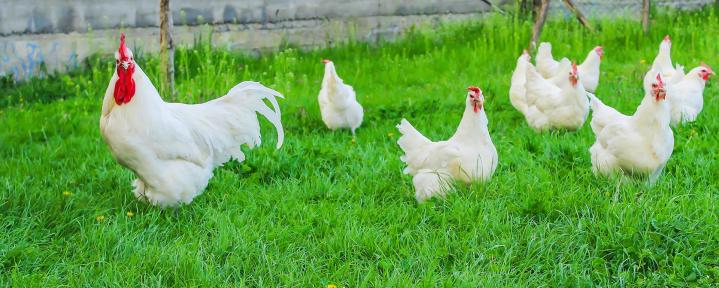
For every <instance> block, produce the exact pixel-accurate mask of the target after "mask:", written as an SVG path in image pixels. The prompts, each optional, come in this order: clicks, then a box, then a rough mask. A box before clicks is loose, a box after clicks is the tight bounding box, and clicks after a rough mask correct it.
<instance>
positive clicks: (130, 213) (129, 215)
mask: <svg viewBox="0 0 719 288" xmlns="http://www.w3.org/2000/svg"><path fill="white" fill-rule="evenodd" d="M132 216H135V213H132V211H127V217H130V218H132Z"/></svg>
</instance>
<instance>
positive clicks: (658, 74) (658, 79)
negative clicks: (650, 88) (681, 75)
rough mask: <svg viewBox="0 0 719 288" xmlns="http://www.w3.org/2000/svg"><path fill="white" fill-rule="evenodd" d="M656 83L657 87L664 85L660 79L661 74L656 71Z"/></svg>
mask: <svg viewBox="0 0 719 288" xmlns="http://www.w3.org/2000/svg"><path fill="white" fill-rule="evenodd" d="M657 81H658V82H657V83H658V84H659V87H664V81H663V80H662V74H661V73H657Z"/></svg>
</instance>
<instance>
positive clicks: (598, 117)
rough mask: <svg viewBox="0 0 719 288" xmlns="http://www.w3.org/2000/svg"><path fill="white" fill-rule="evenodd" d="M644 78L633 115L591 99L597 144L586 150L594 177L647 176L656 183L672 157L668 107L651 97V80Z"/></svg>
mask: <svg viewBox="0 0 719 288" xmlns="http://www.w3.org/2000/svg"><path fill="white" fill-rule="evenodd" d="M657 73H658V72H657V71H652V72H650V74H648V76H647V77H645V81H644V82H645V83H644V90H645V96H644V99H643V100H642V103H641V104H640V105H639V107H638V108H637V111H636V112H635V113H634V114H633V115H632V116H627V115H623V114H621V113H619V112H617V111H616V110H614V109H612V108H611V107H608V106H606V105H604V104H602V103H601V101H599V99H597V98H596V97H592V111H593V114H592V131H593V132H594V134H595V137H596V141H595V143H594V145H592V147H591V148H590V149H589V152H590V154H591V159H592V170H593V171H594V173H596V174H602V175H610V174H613V173H617V172H622V171H624V172H630V173H639V174H649V175H650V178H649V180H650V182H651V183H653V182H654V181H656V179H657V177H658V176H659V174H660V173H661V171H662V169H663V168H664V166H665V165H666V163H667V161H668V160H669V157H670V156H671V154H672V150H673V147H674V135H673V133H672V130H671V128H670V127H669V106H668V104H667V103H666V102H667V101H665V100H656V99H655V97H654V96H653V95H652V94H651V88H650V87H651V84H652V83H656V82H655V81H653V80H651V79H652V78H653V77H651V75H654V76H656V75H657Z"/></svg>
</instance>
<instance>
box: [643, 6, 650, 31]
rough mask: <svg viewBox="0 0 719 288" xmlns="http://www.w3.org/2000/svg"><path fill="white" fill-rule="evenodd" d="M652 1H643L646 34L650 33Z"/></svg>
mask: <svg viewBox="0 0 719 288" xmlns="http://www.w3.org/2000/svg"><path fill="white" fill-rule="evenodd" d="M651 5H652V2H651V1H650V0H643V1H642V30H643V31H644V34H647V33H649V8H650V7H651Z"/></svg>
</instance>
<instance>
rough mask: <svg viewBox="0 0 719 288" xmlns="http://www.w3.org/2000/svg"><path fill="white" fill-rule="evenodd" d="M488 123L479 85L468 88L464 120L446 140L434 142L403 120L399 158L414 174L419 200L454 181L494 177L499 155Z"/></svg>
mask: <svg viewBox="0 0 719 288" xmlns="http://www.w3.org/2000/svg"><path fill="white" fill-rule="evenodd" d="M487 124H488V120H487V114H486V113H485V111H484V96H483V95H482V91H481V90H480V89H479V88H477V87H469V93H468V94H467V100H466V108H465V109H464V114H463V116H462V120H461V121H460V123H459V127H457V131H456V132H455V133H454V135H453V136H452V137H451V138H449V139H448V140H446V141H439V142H432V141H431V140H429V139H427V137H425V136H424V135H422V134H421V133H419V131H417V130H416V129H415V128H414V127H413V126H412V124H410V123H409V122H408V121H407V120H406V119H402V121H401V122H400V124H399V125H397V129H399V132H400V133H401V134H402V136H401V137H400V138H399V140H398V141H397V144H399V146H400V148H401V149H402V150H403V151H404V153H405V155H403V156H402V157H401V158H400V159H401V160H402V161H403V162H405V163H406V164H407V167H406V168H405V169H404V173H406V174H410V175H413V176H414V177H413V183H414V187H415V198H416V199H417V201H418V202H420V203H421V202H423V201H424V200H425V199H427V198H430V197H433V196H443V195H444V194H445V192H446V191H447V189H448V188H449V187H450V185H451V181H452V180H459V181H462V182H465V183H470V182H474V181H487V180H489V179H490V178H491V176H492V174H493V173H494V170H495V169H497V160H498V157H497V149H495V147H494V144H493V143H492V138H491V137H490V136H489V131H488V130H487Z"/></svg>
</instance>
